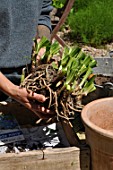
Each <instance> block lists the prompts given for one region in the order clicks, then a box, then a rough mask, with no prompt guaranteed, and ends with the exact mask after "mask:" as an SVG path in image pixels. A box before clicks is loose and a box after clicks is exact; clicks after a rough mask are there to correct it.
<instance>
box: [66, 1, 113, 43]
mask: <svg viewBox="0 0 113 170" xmlns="http://www.w3.org/2000/svg"><path fill="white" fill-rule="evenodd" d="M68 24H69V26H70V28H71V30H72V36H73V39H75V41H76V42H82V43H85V44H90V45H93V46H98V45H102V44H106V43H108V42H112V40H113V1H112V0H107V1H106V0H91V1H90V0H86V1H85V2H84V1H83V0H81V1H76V2H75V5H74V8H73V10H72V11H71V13H70V15H69V17H68Z"/></svg>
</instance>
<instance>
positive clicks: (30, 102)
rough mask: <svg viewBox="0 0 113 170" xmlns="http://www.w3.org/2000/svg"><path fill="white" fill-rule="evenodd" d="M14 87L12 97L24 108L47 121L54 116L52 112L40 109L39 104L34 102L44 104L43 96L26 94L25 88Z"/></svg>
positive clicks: (30, 92) (31, 93) (32, 93)
mask: <svg viewBox="0 0 113 170" xmlns="http://www.w3.org/2000/svg"><path fill="white" fill-rule="evenodd" d="M15 87H16V88H15V91H13V96H12V97H13V98H14V99H15V100H17V101H18V102H19V103H21V104H22V105H24V106H25V107H27V108H28V109H30V110H31V111H33V112H34V113H35V114H36V115H37V116H38V117H39V118H42V119H47V118H51V117H53V116H54V114H55V113H54V112H51V111H50V110H49V109H46V108H44V107H41V106H40V104H37V103H35V102H34V101H38V102H41V103H43V102H45V101H46V98H45V97H44V96H43V95H41V94H37V93H34V92H32V91H29V92H28V91H27V90H26V88H21V87H19V86H15Z"/></svg>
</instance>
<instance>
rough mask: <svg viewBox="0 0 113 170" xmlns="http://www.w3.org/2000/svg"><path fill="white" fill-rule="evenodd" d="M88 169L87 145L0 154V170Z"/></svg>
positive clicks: (88, 152)
mask: <svg viewBox="0 0 113 170" xmlns="http://www.w3.org/2000/svg"><path fill="white" fill-rule="evenodd" d="M37 169H38V170H50V169H51V170H58V169H60V170H90V150H89V148H88V147H83V148H81V149H79V148H77V147H69V148H61V149H49V150H48V149H46V150H44V159H43V152H42V151H41V150H39V151H29V152H26V153H24V152H23V153H19V154H14V153H8V154H2V155H0V170H37Z"/></svg>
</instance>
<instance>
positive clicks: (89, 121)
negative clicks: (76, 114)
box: [81, 97, 113, 170]
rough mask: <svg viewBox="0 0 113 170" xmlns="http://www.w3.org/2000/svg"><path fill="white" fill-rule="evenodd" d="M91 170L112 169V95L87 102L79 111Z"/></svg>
mask: <svg viewBox="0 0 113 170" xmlns="http://www.w3.org/2000/svg"><path fill="white" fill-rule="evenodd" d="M81 116H82V120H83V124H84V126H85V131H86V142H87V143H88V145H89V146H90V148H91V167H92V168H91V169H92V170H113V97H109V98H103V99H98V100H95V101H93V102H90V103H89V104H87V105H86V106H85V107H84V109H83V110H82V113H81Z"/></svg>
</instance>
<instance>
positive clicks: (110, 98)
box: [81, 97, 113, 138]
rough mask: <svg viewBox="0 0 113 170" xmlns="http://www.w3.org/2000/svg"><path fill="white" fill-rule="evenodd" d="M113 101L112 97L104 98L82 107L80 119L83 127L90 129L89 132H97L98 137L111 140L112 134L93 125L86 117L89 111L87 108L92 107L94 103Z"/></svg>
mask: <svg viewBox="0 0 113 170" xmlns="http://www.w3.org/2000/svg"><path fill="white" fill-rule="evenodd" d="M111 100H113V97H106V98H102V99H97V100H94V101H92V102H90V103H88V104H87V105H86V106H84V108H83V109H82V112H81V118H82V121H83V124H84V126H86V127H88V128H90V129H91V130H93V131H95V132H97V133H98V134H100V135H103V136H105V137H110V138H113V132H110V131H109V130H105V129H102V128H100V127H99V126H97V125H95V124H94V123H92V122H91V121H90V120H89V118H88V116H87V110H88V109H89V107H91V106H93V105H94V104H96V103H101V102H102V101H111Z"/></svg>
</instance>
